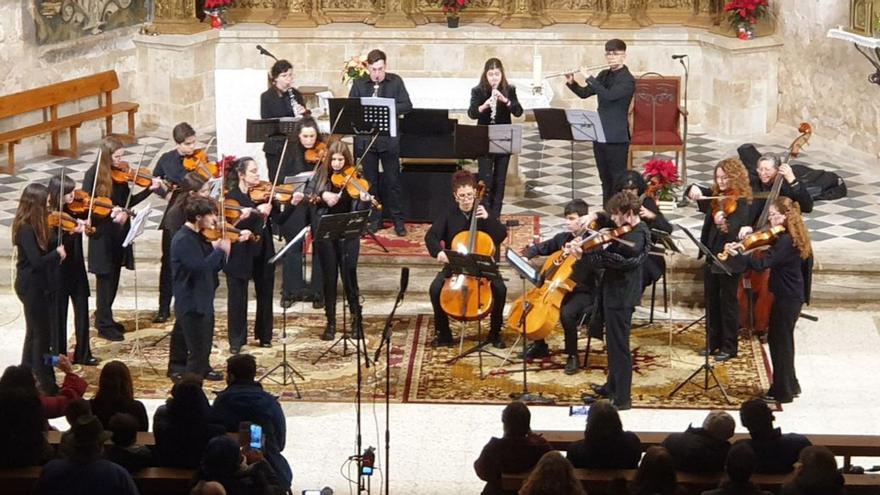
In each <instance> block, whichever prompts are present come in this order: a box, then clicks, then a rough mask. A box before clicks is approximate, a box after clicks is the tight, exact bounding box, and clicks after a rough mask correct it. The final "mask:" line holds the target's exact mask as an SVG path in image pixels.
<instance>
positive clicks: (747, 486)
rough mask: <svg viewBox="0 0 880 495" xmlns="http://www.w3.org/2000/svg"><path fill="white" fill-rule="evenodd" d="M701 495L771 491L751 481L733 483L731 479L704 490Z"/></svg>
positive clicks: (759, 494)
mask: <svg viewBox="0 0 880 495" xmlns="http://www.w3.org/2000/svg"><path fill="white" fill-rule="evenodd" d="M701 495H773V494H772V493H771V492H768V491H765V490H761V488H760V487H758V485H756V484H754V483H752V482H746V483H734V482H733V481H725V482H723V483H721V487H719V488H716V489H714V490H706V491H704V492H703V493H702V494H701Z"/></svg>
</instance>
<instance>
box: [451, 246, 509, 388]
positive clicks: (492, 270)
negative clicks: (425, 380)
mask: <svg viewBox="0 0 880 495" xmlns="http://www.w3.org/2000/svg"><path fill="white" fill-rule="evenodd" d="M443 252H444V253H446V257H447V258H448V259H449V268H450V269H451V270H452V276H453V277H456V276H459V275H462V276H469V277H477V278H486V279H489V281H490V282H497V281H501V280H502V278H501V272H499V271H498V265H497V264H495V259H494V258H492V257H491V256H486V255H482V254H476V253H473V254H462V253H459V252H458V251H453V250H451V249H445V250H443ZM479 291H480V286H479V285H477V300H479V299H480V293H479ZM466 297H467V294H465V298H466ZM492 304H498V301H493V302H492ZM490 312H491V309H490ZM449 316H451V317H452V318H455V315H449ZM483 318H485V317H483ZM483 318H478V319H477V345H475V346H473V347H471V348H470V349H468V350H466V351H464V352H462V353H461V354H459V355H457V356H455V357H454V358H452V359H449V360H448V361H446V364H455V363H456V362H457V361H458V360H459V359H462V358H465V357H468V356H470V355H471V354H477V357H478V358H479V360H480V379H485V378H486V376H485V375H484V374H483V354H484V353H485V354H489V355H491V356H495V357H497V358H498V359H504V356H501V355H498V354H496V353H494V352H492V351H490V350H487V349H486V346H487V345H489V342H488V341H483V328H482V321H483ZM462 338H464V335H463V334H462Z"/></svg>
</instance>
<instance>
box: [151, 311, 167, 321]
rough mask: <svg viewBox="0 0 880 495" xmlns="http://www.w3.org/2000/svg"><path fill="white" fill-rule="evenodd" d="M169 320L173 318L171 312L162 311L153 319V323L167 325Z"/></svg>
mask: <svg viewBox="0 0 880 495" xmlns="http://www.w3.org/2000/svg"><path fill="white" fill-rule="evenodd" d="M169 318H171V312H170V311H166V310H161V309H160V310H159V312H158V313H156V316H154V317H153V323H165V322H166V321H168V319H169Z"/></svg>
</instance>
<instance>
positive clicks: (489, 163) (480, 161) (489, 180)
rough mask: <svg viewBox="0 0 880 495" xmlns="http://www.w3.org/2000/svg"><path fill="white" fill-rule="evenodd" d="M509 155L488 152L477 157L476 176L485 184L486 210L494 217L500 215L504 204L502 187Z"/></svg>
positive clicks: (505, 181) (508, 163)
mask: <svg viewBox="0 0 880 495" xmlns="http://www.w3.org/2000/svg"><path fill="white" fill-rule="evenodd" d="M508 165H510V155H498V154H494V153H492V154H490V155H488V156H481V157H479V158H477V177H478V178H479V180H481V181H483V183H484V184H486V188H487V189H488V197H487V200H486V203H487V206H486V210H487V211H488V212H489V215H490V216H492V217H495V218H498V217H500V216H501V207H502V206H504V187H505V184H506V183H507V167H508Z"/></svg>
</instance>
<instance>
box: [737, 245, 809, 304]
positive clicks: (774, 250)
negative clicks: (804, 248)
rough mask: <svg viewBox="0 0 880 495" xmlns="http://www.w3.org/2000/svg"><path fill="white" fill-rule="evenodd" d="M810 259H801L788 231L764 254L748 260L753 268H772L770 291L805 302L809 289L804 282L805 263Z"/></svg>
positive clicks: (776, 294)
mask: <svg viewBox="0 0 880 495" xmlns="http://www.w3.org/2000/svg"><path fill="white" fill-rule="evenodd" d="M808 261H809V260H803V259H801V252H800V251H799V250H798V248H797V247H795V245H794V241H793V240H792V238H791V235H789V234H788V233H787V232H784V233H782V234H781V235H780V236H779V237H778V238H777V240H776V243H775V244H773V245H772V246H770V249H768V250H767V251H766V253H765V254H764V256H761V257H755V256H748V257H747V258H746V262H747V263H748V267H749V268H751V269H752V270H757V271H762V270H764V269H766V268H769V269H770V281H769V284H768V285H769V287H770V292H772V293H773V295H774V296H776V297H784V298H786V299H791V300H794V301H800V302H802V303H803V302H804V301H805V300H806V294H807V292H808V291H807V289H806V285H805V283H804V265H805V264H806V263H808Z"/></svg>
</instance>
